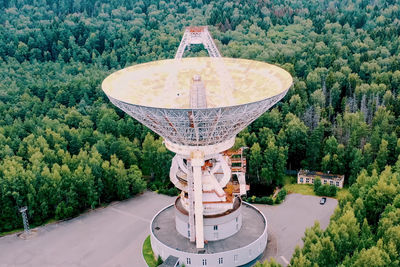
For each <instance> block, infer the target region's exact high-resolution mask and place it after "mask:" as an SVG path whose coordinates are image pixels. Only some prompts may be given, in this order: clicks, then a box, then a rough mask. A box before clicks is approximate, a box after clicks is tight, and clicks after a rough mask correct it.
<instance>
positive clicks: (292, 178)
mask: <svg viewBox="0 0 400 267" xmlns="http://www.w3.org/2000/svg"><path fill="white" fill-rule="evenodd" d="M282 182H283V185H288V184H295V183H297V177H296V176H291V175H285V176H284V177H283V180H282Z"/></svg>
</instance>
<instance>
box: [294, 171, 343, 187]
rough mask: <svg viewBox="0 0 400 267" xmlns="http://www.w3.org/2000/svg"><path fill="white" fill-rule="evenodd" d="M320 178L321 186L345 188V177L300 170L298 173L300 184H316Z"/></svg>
mask: <svg viewBox="0 0 400 267" xmlns="http://www.w3.org/2000/svg"><path fill="white" fill-rule="evenodd" d="M317 177H319V178H320V179H321V184H323V185H324V184H327V185H334V186H336V187H339V188H343V182H344V175H340V174H330V173H323V172H315V171H308V170H300V171H299V172H298V173H297V183H298V184H314V180H315V179H316V178H317Z"/></svg>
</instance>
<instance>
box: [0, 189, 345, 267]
mask: <svg viewBox="0 0 400 267" xmlns="http://www.w3.org/2000/svg"><path fill="white" fill-rule="evenodd" d="M173 201H174V198H172V197H168V196H164V195H158V194H155V193H152V192H146V193H144V194H143V195H141V196H138V197H135V198H133V199H131V200H128V201H124V202H120V203H116V204H114V205H110V206H108V207H107V208H104V209H98V210H95V211H92V212H89V213H86V214H84V215H81V216H79V217H77V218H75V219H72V220H69V221H65V222H61V223H55V224H51V225H47V226H44V227H39V228H38V229H37V231H38V234H37V236H36V237H34V238H32V239H29V240H22V239H20V238H19V237H17V235H15V234H14V235H9V236H6V237H2V238H0V267H6V266H7V267H9V266H32V267H36V266H40V267H47V266H52V267H53V266H68V267H74V266H81V267H91V266H96V267H97V266H104V267H106V266H107V267H108V266H121V267H125V266H129V267H136V266H138V267H141V266H146V265H145V263H144V260H143V258H142V254H141V249H142V244H143V241H144V239H145V237H146V236H147V235H149V223H150V220H151V218H152V217H153V216H154V215H155V214H156V213H157V212H158V211H159V210H160V209H161V208H163V207H165V206H167V205H168V204H171V203H172V202H173ZM318 201H319V198H317V197H312V196H302V195H297V194H292V195H289V196H288V197H287V198H286V200H285V202H284V203H283V204H281V205H279V206H264V205H257V207H258V208H260V210H261V211H262V212H264V214H265V215H266V217H267V220H268V224H269V225H268V226H269V232H270V235H269V239H270V241H269V244H268V249H267V251H266V257H270V256H274V257H275V258H276V259H277V260H278V261H279V262H281V263H282V264H284V263H285V260H290V257H291V255H292V253H293V251H294V248H295V246H296V244H301V242H302V241H301V237H302V236H303V233H304V230H305V228H306V227H310V226H312V225H313V224H314V221H315V220H319V221H320V222H321V225H322V226H324V227H326V226H327V225H328V223H329V217H330V215H331V214H332V213H333V210H334V208H335V207H336V205H337V201H336V200H334V199H328V201H327V203H326V204H325V205H324V206H320V205H319V202H318ZM281 256H283V258H282V257H281Z"/></svg>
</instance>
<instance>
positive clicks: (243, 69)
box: [102, 27, 292, 266]
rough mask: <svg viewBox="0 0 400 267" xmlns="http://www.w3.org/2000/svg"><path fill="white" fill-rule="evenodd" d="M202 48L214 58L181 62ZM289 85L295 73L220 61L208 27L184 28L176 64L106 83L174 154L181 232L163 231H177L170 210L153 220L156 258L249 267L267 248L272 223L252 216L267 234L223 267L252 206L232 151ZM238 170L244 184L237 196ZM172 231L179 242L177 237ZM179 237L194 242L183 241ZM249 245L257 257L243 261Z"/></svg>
mask: <svg viewBox="0 0 400 267" xmlns="http://www.w3.org/2000/svg"><path fill="white" fill-rule="evenodd" d="M197 44H203V46H204V48H205V49H206V50H207V51H208V53H209V56H210V57H209V58H183V54H184V52H185V49H186V48H187V47H190V46H191V45H197ZM291 84H292V77H291V76H290V74H289V73H287V72H286V71H284V70H283V69H281V68H279V67H276V66H274V65H270V64H267V63H263V62H257V61H251V60H244V59H230V58H223V57H221V54H220V52H219V51H218V49H217V47H216V45H215V43H214V41H213V39H212V38H211V35H210V33H209V31H208V28H207V27H188V28H186V30H185V32H184V35H183V38H182V41H181V43H180V45H179V48H178V50H177V52H176V56H175V58H174V59H172V60H162V61H156V62H150V63H145V64H140V65H136V66H133V67H128V68H125V69H123V70H120V71H118V72H115V73H113V74H111V75H110V76H109V77H107V78H106V79H105V80H104V82H103V84H102V88H103V90H104V92H105V93H106V94H107V96H108V98H109V99H110V100H111V102H112V103H113V104H115V105H116V106H118V107H119V108H121V109H122V110H124V111H125V112H126V113H128V114H129V115H131V116H132V117H134V118H135V119H137V120H138V121H140V122H141V123H143V124H145V125H146V126H147V127H149V128H150V129H152V130H153V131H154V132H156V133H157V134H159V135H161V136H162V137H163V138H164V144H165V146H166V147H167V148H168V149H169V150H171V151H173V152H175V153H176V155H175V157H174V158H173V160H172V165H171V168H170V180H171V182H172V183H173V184H174V185H175V186H176V187H177V188H179V189H180V190H181V194H180V196H179V197H178V198H177V200H176V201H175V204H174V205H173V206H174V210H175V229H169V230H170V232H168V230H167V231H166V232H165V233H164V234H163V231H161V230H160V228H162V229H164V227H166V228H168V227H171V226H168V223H167V222H166V221H165V223H164V225H162V226H161V224H163V223H162V222H163V220H164V219H163V218H164V217H165V218H166V216H167V215H166V214H169V213H168V212H169V208H170V207H167V208H166V209H164V210H163V211H161V212H160V213H159V214H157V215H156V216H155V218H154V219H153V221H152V226H151V229H152V239H151V240H152V246H153V250H154V251H155V253H156V254H158V255H161V256H162V257H163V258H166V257H168V256H169V255H173V256H175V257H178V258H180V260H181V261H182V262H183V263H185V264H186V265H187V266H188V265H189V266H190V265H192V264H193V265H200V263H202V265H207V260H208V261H212V258H213V257H214V258H215V257H219V256H221V257H219V258H218V262H219V263H218V264H219V265H225V266H233V265H241V264H243V263H244V264H245V263H248V262H249V261H251V260H253V259H254V258H255V257H257V256H258V255H259V254H260V253H258V252H259V251H263V250H264V249H265V246H266V227H267V223H266V219H265V218H264V217H263V215H262V216H261V215H259V212H258V211H255V213H254V214H256V215H254V216H255V217H257V216H261V217H259V220H260V222H261V223H260V224H259V225H260V229H261V230H260V233H258V234H256V235H255V237H254V239H255V240H252V241H251V242H250V243H249V244H247V243H243V244H242V245H240V244H239V243H240V242H239V243H237V244H236V245H235V246H236V247H234V248H236V249H232V251H235V253H238V254H235V255H236V256H235V255H233V256H232V257H231V258H230V259H226V258H225V263H224V257H228V256H227V255H228V254H229V251H231V250H229V249H228V250H227V251H225V250H220V248H218V242H227V241H228V240H230V239H232V240H233V239H234V238H235V237H237V238H239V237H240V236H241V235H242V234H246V231H247V230H246V227H247V226H246V225H247V221H245V219H243V216H242V212H241V210H242V208H241V207H242V206H243V205H245V206H246V207H249V205H248V204H244V203H242V201H241V200H240V195H241V194H245V193H246V183H245V179H244V169H245V162H243V159H242V158H241V159H240V162H239V161H238V159H236V160H235V159H233V157H232V153H230V152H229V151H227V150H228V149H229V148H231V147H232V146H233V145H234V142H235V137H236V135H237V134H238V133H239V131H241V130H242V129H244V128H245V127H246V126H247V125H249V124H250V123H251V122H252V121H254V120H255V119H256V118H257V117H259V116H260V115H261V114H262V113H264V112H265V111H266V110H268V109H269V108H270V107H271V106H273V105H274V104H275V103H276V102H278V101H279V100H280V99H281V98H283V97H284V96H285V94H286V93H287V90H288V89H289V87H290V86H291ZM241 152H242V151H241ZM237 163H241V165H240V167H235V164H237ZM233 173H234V174H235V175H236V176H237V178H238V183H239V191H237V192H236V194H235V193H234V192H233V190H232V174H233ZM247 212H250V211H246V214H247ZM250 213H251V212H250ZM250 213H249V214H250ZM257 214H258V215H257ZM165 220H167V218H166V219H165ZM246 220H247V219H246ZM254 220H257V218H254ZM262 221H264V223H262ZM254 224H255V225H257V223H256V222H254ZM155 225H159V226H155ZM242 225H243V227H242ZM262 225H263V226H262ZM159 230H160V231H159ZM156 231H159V232H158V233H157V232H156ZM174 231H175V233H176V232H177V233H178V236H177V237H171V236H173V235H174ZM242 232H243V233H242ZM168 234H170V235H171V236H168ZM179 235H180V236H179ZM249 236H250V235H249ZM181 237H183V238H186V239H187V240H188V242H189V243H187V244H186V241H182V240H180V241H179V242H178V239H179V238H181ZM174 238H175V239H174ZM239 239H240V238H239ZM174 242H175V243H174ZM190 242H192V243H193V242H195V245H190ZM211 242H215V243H213V244H211ZM241 242H244V241H241ZM231 243H232V244H233V242H231ZM185 244H186V245H185ZM221 244H222V243H221ZM180 246H183V247H180ZM223 246H224V247H229V246H226V245H223ZM252 247H256V251H254V252H252V250H253V249H254V248H252ZM249 248H250V252H249V253H250V255H251V256H250V257H248V258H245V259H242V258H241V257H240V260H238V258H239V255H240V254H241V253H242V252H241V251H242V250H243V251H244V249H246V250H249ZM185 253H186V254H185ZM193 253H195V254H196V253H197V254H198V255H200V256H198V255H196V256H195V257H194V256H193V255H191V254H193ZM227 253H228V254H227ZM166 254H169V255H166ZM188 255H189V256H188ZM222 256H223V257H222ZM185 259H186V261H185ZM192 259H193V262H195V261H198V264H197V263H196V264H195V263H192ZM208 265H210V266H213V265H214V264H208Z"/></svg>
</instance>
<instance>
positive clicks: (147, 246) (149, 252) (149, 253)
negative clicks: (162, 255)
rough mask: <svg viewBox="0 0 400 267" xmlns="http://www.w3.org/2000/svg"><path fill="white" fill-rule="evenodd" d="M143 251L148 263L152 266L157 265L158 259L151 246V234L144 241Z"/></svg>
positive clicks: (155, 266)
mask: <svg viewBox="0 0 400 267" xmlns="http://www.w3.org/2000/svg"><path fill="white" fill-rule="evenodd" d="M142 252H143V257H144V260H145V261H146V263H147V265H149V266H150V267H157V260H156V258H155V257H154V253H153V249H152V248H151V243H150V236H148V237H147V238H146V240H145V241H144V243H143V251H142Z"/></svg>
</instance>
